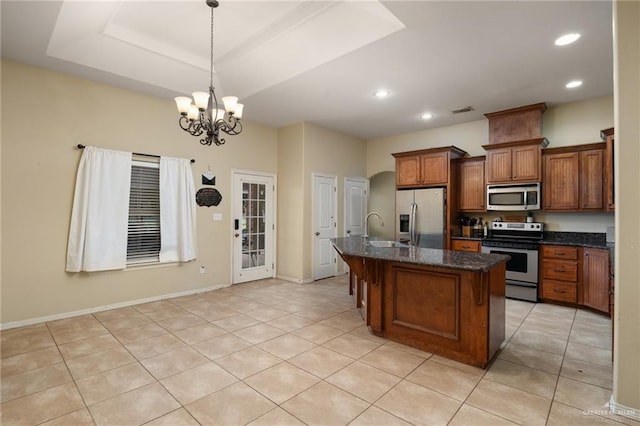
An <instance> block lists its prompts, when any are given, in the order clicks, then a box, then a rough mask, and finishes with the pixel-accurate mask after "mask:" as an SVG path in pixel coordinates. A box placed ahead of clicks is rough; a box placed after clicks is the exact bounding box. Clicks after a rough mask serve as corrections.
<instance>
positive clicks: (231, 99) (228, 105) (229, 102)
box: [222, 96, 238, 114]
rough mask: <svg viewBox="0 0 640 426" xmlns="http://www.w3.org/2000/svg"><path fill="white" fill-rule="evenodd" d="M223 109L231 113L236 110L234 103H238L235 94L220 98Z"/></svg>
mask: <svg viewBox="0 0 640 426" xmlns="http://www.w3.org/2000/svg"><path fill="white" fill-rule="evenodd" d="M222 103H223V104H224V109H225V110H226V111H227V112H228V113H230V114H233V113H234V112H235V111H236V105H238V98H237V97H236V96H225V97H223V98H222Z"/></svg>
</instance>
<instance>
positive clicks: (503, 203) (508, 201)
mask: <svg viewBox="0 0 640 426" xmlns="http://www.w3.org/2000/svg"><path fill="white" fill-rule="evenodd" d="M540 199H541V193H540V183H521V184H516V185H487V210H496V211H517V210H540Z"/></svg>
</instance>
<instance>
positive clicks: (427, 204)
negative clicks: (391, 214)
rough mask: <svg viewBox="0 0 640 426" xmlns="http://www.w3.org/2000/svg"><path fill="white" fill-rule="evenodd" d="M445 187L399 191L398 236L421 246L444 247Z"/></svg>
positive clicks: (397, 206) (397, 204)
mask: <svg viewBox="0 0 640 426" xmlns="http://www.w3.org/2000/svg"><path fill="white" fill-rule="evenodd" d="M445 191H446V190H445V188H427V189H402V190H398V191H396V240H397V241H401V242H407V243H410V244H412V245H416V246H418V247H425V248H437V249H442V248H444V241H445V239H444V228H445V227H444V221H445V213H446V212H445V210H446V208H447V206H446V202H445V201H446V192H445Z"/></svg>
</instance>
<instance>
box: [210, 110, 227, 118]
mask: <svg viewBox="0 0 640 426" xmlns="http://www.w3.org/2000/svg"><path fill="white" fill-rule="evenodd" d="M214 111H215V112H216V121H218V120H224V110H223V109H216V110H214ZM212 115H213V114H212Z"/></svg>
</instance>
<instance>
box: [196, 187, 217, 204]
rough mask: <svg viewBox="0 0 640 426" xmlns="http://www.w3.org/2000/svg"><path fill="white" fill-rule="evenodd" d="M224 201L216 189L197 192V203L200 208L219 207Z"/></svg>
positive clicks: (202, 189)
mask: <svg viewBox="0 0 640 426" xmlns="http://www.w3.org/2000/svg"><path fill="white" fill-rule="evenodd" d="M220 201H222V195H221V194H220V192H219V191H218V190H217V189H215V188H201V189H199V190H198V192H196V203H197V204H198V205H199V206H207V207H211V206H217V205H218V204H220Z"/></svg>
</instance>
